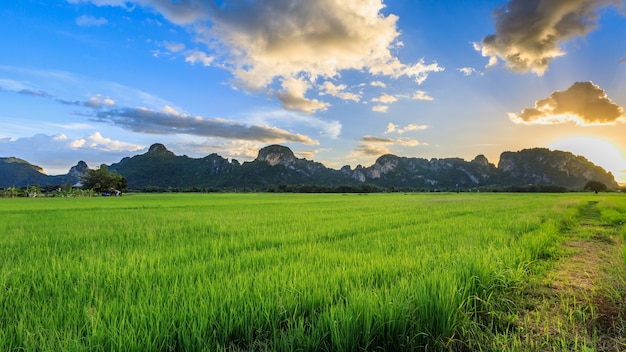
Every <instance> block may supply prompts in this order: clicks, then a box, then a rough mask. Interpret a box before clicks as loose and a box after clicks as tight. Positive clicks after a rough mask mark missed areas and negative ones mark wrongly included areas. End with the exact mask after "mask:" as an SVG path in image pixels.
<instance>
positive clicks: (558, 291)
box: [493, 196, 626, 351]
mask: <svg viewBox="0 0 626 352" xmlns="http://www.w3.org/2000/svg"><path fill="white" fill-rule="evenodd" d="M625 203H626V202H625V201H624V199H623V197H619V198H618V197H608V196H606V197H597V198H596V199H588V200H586V201H584V202H582V203H581V204H580V205H578V206H575V207H572V208H570V209H569V210H568V211H567V212H566V213H565V214H564V217H563V220H562V226H561V229H560V234H561V242H562V245H561V248H560V250H559V252H558V255H557V256H556V258H557V260H556V261H552V262H548V264H549V266H548V267H546V269H545V271H543V272H541V273H540V275H537V276H535V280H534V281H531V282H529V283H528V284H527V285H526V286H525V287H524V288H523V289H522V290H521V296H520V299H519V304H520V308H521V309H520V310H519V314H518V316H516V323H515V329H513V330H511V331H510V332H507V333H506V334H501V335H499V336H496V337H495V338H494V339H493V349H494V350H510V351H624V350H626V255H625V253H626V246H625V243H626V241H625V240H626V227H625V226H624V223H625V220H626V207H625V206H624V205H625Z"/></svg>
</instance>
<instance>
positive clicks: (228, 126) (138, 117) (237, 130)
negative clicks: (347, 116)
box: [96, 108, 319, 145]
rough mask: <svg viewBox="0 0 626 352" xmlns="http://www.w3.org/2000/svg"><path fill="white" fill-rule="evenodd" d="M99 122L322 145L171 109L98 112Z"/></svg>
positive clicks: (140, 128)
mask: <svg viewBox="0 0 626 352" xmlns="http://www.w3.org/2000/svg"><path fill="white" fill-rule="evenodd" d="M96 121H98V122H105V123H113V124H114V125H118V126H122V127H124V128H128V129H130V130H132V131H135V132H145V133H152V134H177V133H182V134H189V135H195V136H203V137H221V138H226V139H240V140H250V141H260V142H266V143H279V142H285V141H289V142H298V143H302V144H308V145H316V144H319V142H318V141H316V140H313V139H311V138H309V137H307V136H305V135H301V134H296V133H291V132H288V131H285V130H282V129H279V128H275V127H268V126H258V125H246V124H243V123H239V122H234V121H228V120H223V119H207V118H203V117H199V116H196V117H193V116H188V115H183V114H179V113H177V112H175V111H173V109H171V108H166V110H165V111H154V110H150V109H146V108H122V109H112V110H103V111H98V112H97V114H96Z"/></svg>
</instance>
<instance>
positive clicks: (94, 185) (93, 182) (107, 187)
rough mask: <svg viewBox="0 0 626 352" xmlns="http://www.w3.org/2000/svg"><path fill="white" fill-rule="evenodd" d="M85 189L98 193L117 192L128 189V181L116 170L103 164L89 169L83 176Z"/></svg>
mask: <svg viewBox="0 0 626 352" xmlns="http://www.w3.org/2000/svg"><path fill="white" fill-rule="evenodd" d="M81 181H82V183H83V189H92V190H94V192H96V193H117V192H122V191H125V190H126V187H128V181H127V180H126V178H124V177H123V176H122V175H120V174H118V173H117V172H115V171H109V169H108V168H107V166H106V165H104V164H102V165H100V167H99V168H97V169H89V170H87V172H85V175H84V176H83V177H82V178H81Z"/></svg>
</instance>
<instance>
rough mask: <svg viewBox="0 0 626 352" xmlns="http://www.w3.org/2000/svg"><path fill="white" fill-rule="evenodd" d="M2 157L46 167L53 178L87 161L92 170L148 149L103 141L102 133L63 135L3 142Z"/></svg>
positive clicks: (111, 140)
mask: <svg viewBox="0 0 626 352" xmlns="http://www.w3.org/2000/svg"><path fill="white" fill-rule="evenodd" d="M0 143H1V144H2V149H3V153H7V155H11V156H16V157H18V158H21V159H24V160H26V161H28V162H30V163H32V164H35V165H45V171H46V173H48V174H50V175H55V174H64V173H67V172H68V171H69V168H70V167H71V166H73V165H76V163H78V161H80V160H84V161H85V162H87V164H88V165H89V166H91V167H94V166H98V165H100V164H102V163H113V162H117V161H119V160H120V159H121V158H123V157H125V156H128V154H129V153H133V152H138V151H140V150H143V149H145V147H143V146H140V145H137V144H133V143H127V142H122V141H118V140H113V139H110V138H106V137H103V136H102V135H101V134H100V133H99V132H94V133H92V134H90V135H87V136H84V137H82V138H78V139H71V138H68V137H67V136H66V135H64V134H56V135H46V134H37V135H34V136H32V137H23V138H18V139H15V140H11V139H5V140H2V141H0Z"/></svg>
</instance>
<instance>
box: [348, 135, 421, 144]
mask: <svg viewBox="0 0 626 352" xmlns="http://www.w3.org/2000/svg"><path fill="white" fill-rule="evenodd" d="M360 141H361V142H366V143H379V144H398V145H404V146H409V147H414V146H417V145H420V144H422V143H420V142H419V141H417V140H415V139H410V138H384V137H375V136H365V137H362V138H361V139H360Z"/></svg>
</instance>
